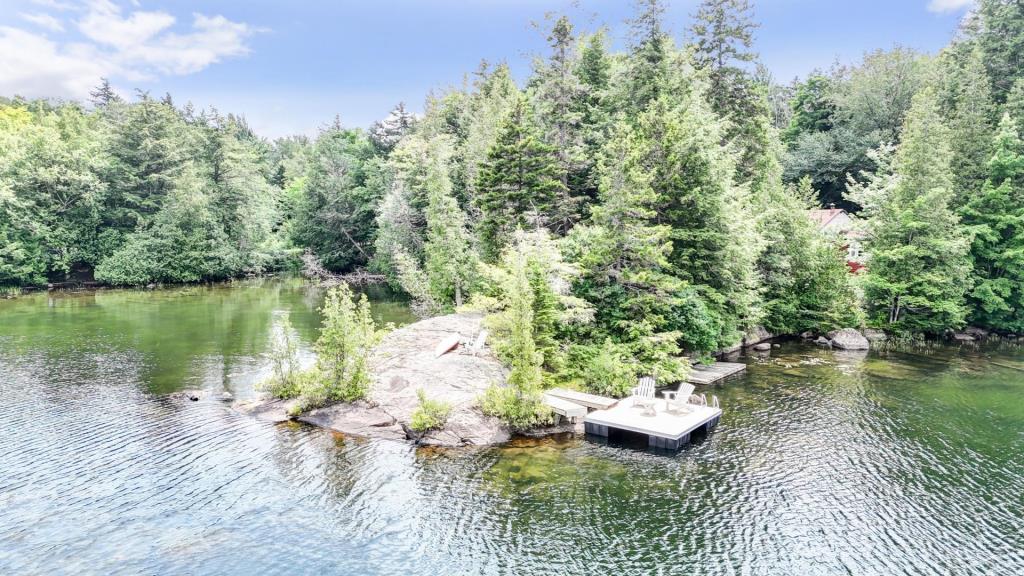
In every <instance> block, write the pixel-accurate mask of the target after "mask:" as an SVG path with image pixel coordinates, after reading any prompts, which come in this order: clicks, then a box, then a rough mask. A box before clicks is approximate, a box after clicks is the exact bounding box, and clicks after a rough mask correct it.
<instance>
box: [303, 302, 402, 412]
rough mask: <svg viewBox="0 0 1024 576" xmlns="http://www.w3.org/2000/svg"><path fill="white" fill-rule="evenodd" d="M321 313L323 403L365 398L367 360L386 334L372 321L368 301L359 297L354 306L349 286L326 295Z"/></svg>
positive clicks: (319, 365)
mask: <svg viewBox="0 0 1024 576" xmlns="http://www.w3.org/2000/svg"><path fill="white" fill-rule="evenodd" d="M320 312H321V313H322V314H323V317H324V319H323V327H322V328H321V329H320V338H319V339H318V340H317V342H316V352H317V361H316V365H317V369H318V370H319V371H320V375H321V379H322V380H323V390H321V391H318V392H319V394H320V395H322V396H323V398H324V401H341V402H354V401H355V400H360V399H362V398H365V397H366V393H367V392H369V390H370V373H369V370H367V366H366V361H367V359H368V358H369V355H370V351H371V350H372V349H373V347H374V346H376V345H377V343H378V342H380V339H381V338H382V337H383V336H384V333H385V331H384V330H378V329H377V326H376V324H375V323H374V321H373V316H372V315H371V314H370V302H369V301H368V300H367V299H366V295H365V294H360V295H359V300H358V303H357V302H356V301H355V299H354V298H353V294H352V289H351V288H349V287H348V284H341V285H339V286H336V287H334V288H332V289H331V290H330V291H329V292H328V293H327V298H326V299H325V300H324V305H323V308H321V309H320Z"/></svg>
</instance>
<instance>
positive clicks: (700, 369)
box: [687, 362, 747, 384]
mask: <svg viewBox="0 0 1024 576" xmlns="http://www.w3.org/2000/svg"><path fill="white" fill-rule="evenodd" d="M746 369H747V365H746V364H741V363H739V362H715V363H714V364H710V365H707V366H703V365H697V366H694V367H693V368H691V369H690V376H689V377H688V378H687V381H689V382H690V383H691V384H714V383H715V382H718V381H719V380H721V379H723V378H728V377H729V376H732V375H733V374H738V373H740V372H742V371H744V370H746Z"/></svg>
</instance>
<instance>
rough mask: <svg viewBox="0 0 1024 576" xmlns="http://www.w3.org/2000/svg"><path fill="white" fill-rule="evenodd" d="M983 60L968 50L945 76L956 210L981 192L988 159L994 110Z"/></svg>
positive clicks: (981, 56)
mask: <svg viewBox="0 0 1024 576" xmlns="http://www.w3.org/2000/svg"><path fill="white" fill-rule="evenodd" d="M983 58H984V56H983V54H982V53H981V51H980V50H978V49H974V50H971V51H970V52H969V53H968V55H967V58H966V60H965V62H963V64H962V65H961V66H956V67H954V68H953V70H950V71H949V72H947V77H948V78H951V79H952V80H953V81H954V82H955V86H954V87H953V106H952V110H950V113H949V120H948V122H947V125H948V126H949V128H950V136H951V143H952V148H953V161H952V169H953V174H954V178H955V185H956V197H955V198H954V205H956V206H959V205H962V204H963V203H964V202H967V201H968V199H969V198H970V197H971V196H972V195H974V194H976V193H977V192H978V190H980V189H981V186H982V184H983V183H984V181H985V172H986V170H985V163H986V161H987V160H988V157H989V156H990V150H991V145H992V139H993V130H992V119H993V106H992V97H991V93H990V90H989V86H990V84H989V80H988V74H986V72H985V65H984V62H983ZM950 60H952V58H950ZM948 66H949V67H953V66H955V64H952V63H950V64H948Z"/></svg>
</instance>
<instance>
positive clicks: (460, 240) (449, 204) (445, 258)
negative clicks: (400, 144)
mask: <svg viewBox="0 0 1024 576" xmlns="http://www.w3.org/2000/svg"><path fill="white" fill-rule="evenodd" d="M450 156H451V151H450V145H449V144H448V143H447V142H445V141H444V140H441V139H440V138H438V139H437V142H436V143H435V144H434V146H433V150H432V153H431V158H430V164H429V166H428V167H427V177H426V182H425V185H426V192H427V210H426V219H427V241H426V246H425V248H424V251H425V253H426V259H425V260H426V262H425V268H426V273H427V278H428V282H429V288H430V293H431V296H432V299H433V300H434V301H435V302H440V303H445V304H448V305H449V306H450V304H451V303H453V302H454V304H455V306H462V303H463V300H464V299H465V298H467V297H468V296H469V290H470V287H471V284H472V282H473V277H474V275H475V271H476V264H477V260H476V255H475V253H474V252H473V247H472V242H471V238H470V235H469V230H468V229H467V226H466V215H465V213H464V212H463V211H462V209H461V208H459V204H458V202H456V200H455V197H454V196H453V195H452V183H451V179H450V178H449V176H448V162H449V158H450Z"/></svg>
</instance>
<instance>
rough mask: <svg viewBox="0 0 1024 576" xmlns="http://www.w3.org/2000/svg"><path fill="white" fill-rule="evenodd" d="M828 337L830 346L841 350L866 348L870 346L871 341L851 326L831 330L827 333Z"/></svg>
mask: <svg viewBox="0 0 1024 576" xmlns="http://www.w3.org/2000/svg"><path fill="white" fill-rule="evenodd" d="M828 338H829V340H831V341H832V346H834V347H835V348H839V349H841V350H867V349H869V348H871V343H870V342H868V339H867V338H865V337H864V335H863V334H861V333H860V332H858V331H857V330H854V329H853V328H843V329H842V330H833V331H832V332H829V333H828Z"/></svg>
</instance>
